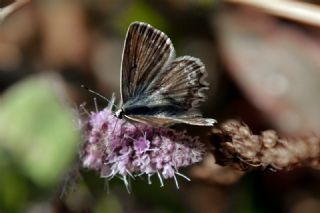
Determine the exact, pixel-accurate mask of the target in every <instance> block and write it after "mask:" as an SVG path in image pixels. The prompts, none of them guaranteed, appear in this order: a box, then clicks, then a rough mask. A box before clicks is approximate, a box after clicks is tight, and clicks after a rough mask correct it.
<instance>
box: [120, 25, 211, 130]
mask: <svg viewBox="0 0 320 213" xmlns="http://www.w3.org/2000/svg"><path fill="white" fill-rule="evenodd" d="M206 76H207V73H206V70H205V67H204V64H203V63H202V62H201V61H200V60H199V59H198V58H194V57H191V56H183V57H178V58H175V50H174V47H173V44H172V42H171V40H170V38H169V37H168V36H167V35H166V34H164V33H163V32H161V31H160V30H158V29H156V28H154V27H152V26H151V25H149V24H147V23H143V22H133V23H131V24H130V26H129V28H128V31H127V35H126V38H125V43H124V49H123V53H122V65H121V79H120V81H121V82H120V83H121V87H120V93H121V101H120V106H119V109H118V110H117V111H116V112H115V115H116V117H118V118H123V117H125V118H127V119H129V120H133V121H136V122H142V123H148V124H152V125H156V126H167V125H172V124H175V123H184V124H190V125H199V126H213V125H214V123H215V122H216V120H214V119H211V118H203V117H202V115H201V113H200V112H199V110H198V107H199V104H200V103H201V102H203V101H204V100H205V95H204V94H203V91H204V90H206V89H208V85H209V84H208V83H207V82H206V81H205V80H204V79H205V77H206Z"/></svg>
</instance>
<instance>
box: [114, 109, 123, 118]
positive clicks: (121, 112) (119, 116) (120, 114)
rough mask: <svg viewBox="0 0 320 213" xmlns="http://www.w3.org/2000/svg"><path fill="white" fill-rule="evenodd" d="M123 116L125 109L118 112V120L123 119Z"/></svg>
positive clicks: (116, 114)
mask: <svg viewBox="0 0 320 213" xmlns="http://www.w3.org/2000/svg"><path fill="white" fill-rule="evenodd" d="M123 114H124V111H123V109H119V110H117V111H116V113H115V116H116V117H117V118H119V119H122V118H123Z"/></svg>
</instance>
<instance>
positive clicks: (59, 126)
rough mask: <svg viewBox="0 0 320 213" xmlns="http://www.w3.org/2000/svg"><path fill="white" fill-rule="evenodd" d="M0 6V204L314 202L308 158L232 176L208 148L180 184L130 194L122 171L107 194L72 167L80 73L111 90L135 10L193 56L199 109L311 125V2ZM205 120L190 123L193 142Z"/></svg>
mask: <svg viewBox="0 0 320 213" xmlns="http://www.w3.org/2000/svg"><path fill="white" fill-rule="evenodd" d="M17 3H18V4H17ZM0 8H1V9H0V171H1V174H0V212H30V213H37V212H97V213H100V212H110V213H111V212H112V213H113V212H157V213H160V212H165V213H169V212H201V213H202V212H203V213H207V212H213V213H215V212H217V213H218V212H236V213H244V212H246V213H251V212H252V213H257V212H263V213H264V212H290V213H300V212H311V213H312V212H320V184H319V183H320V181H319V179H320V173H319V171H316V170H311V169H298V170H294V171H290V172H277V173H275V172H269V171H252V172H248V173H245V174H244V173H242V172H239V171H235V170H232V169H230V168H227V167H220V166H218V165H216V164H215V163H214V158H213V156H207V157H206V159H205V160H204V162H202V163H201V164H199V165H196V166H195V167H193V168H191V169H187V170H185V171H183V173H184V174H186V175H187V176H189V177H190V178H191V179H192V181H191V182H187V181H185V180H183V179H180V181H179V182H180V185H181V187H180V189H179V190H177V189H176V188H175V184H174V181H173V180H168V181H166V182H165V187H163V188H160V184H159V183H158V181H157V180H156V179H154V180H153V184H151V185H148V184H147V181H146V180H136V181H134V182H132V193H131V194H128V193H127V191H126V189H125V187H124V185H123V183H122V182H121V181H120V180H117V179H113V180H112V181H111V182H110V187H109V192H107V189H106V187H105V183H104V180H103V179H101V178H99V176H98V175H97V174H96V173H94V172H90V171H85V170H84V171H81V174H78V173H77V172H76V171H73V170H72V168H74V167H75V162H76V159H77V155H78V150H79V147H80V145H81V142H82V140H81V134H80V131H79V129H78V128H77V126H78V125H79V121H78V120H77V114H78V112H79V105H80V104H82V103H86V108H87V109H88V110H91V109H93V106H94V104H93V96H92V95H91V94H89V93H88V92H87V91H84V90H83V89H81V87H80V85H81V84H85V85H87V86H88V87H90V88H92V89H93V90H95V91H97V92H99V93H101V94H103V95H105V96H106V97H110V96H111V94H112V93H113V92H115V94H116V96H117V97H119V83H120V82H119V78H120V64H121V53H122V48H123V42H124V38H125V33H126V30H127V28H128V25H129V24H130V23H131V22H133V21H144V22H147V23H149V24H151V25H153V26H154V27H156V28H158V29H160V30H162V31H163V32H165V33H166V34H167V35H168V36H169V37H170V38H171V40H172V42H173V44H174V46H175V48H176V53H177V56H182V55H192V56H195V57H198V58H200V59H201V60H202V61H203V62H204V63H205V65H206V68H207V71H208V74H209V76H208V81H209V82H210V85H211V86H210V90H209V91H208V92H207V95H208V100H207V101H206V103H205V104H203V108H202V111H203V114H204V115H205V116H207V117H213V118H216V119H217V120H218V121H219V122H222V121H224V120H226V119H229V118H234V119H239V120H242V121H245V122H246V123H248V125H249V126H250V127H251V128H252V129H253V130H254V131H256V132H259V131H261V130H264V129H268V128H272V129H275V130H276V131H278V132H280V133H281V134H283V135H289V136H301V135H305V134H309V133H312V134H319V133H320V119H319V118H320V115H319V106H320V95H319V91H320V60H319V59H320V58H319V57H320V30H319V29H320V28H319V27H320V15H319V14H320V5H319V3H318V1H316V0H314V1H312V0H305V1H291V0H287V1H285V0H270V1H261V0H225V1H218V0H188V1H183V0H164V1H160V0H151V1H147V0H139V1H129V0H118V1H116V0H90V1H87V0H73V1H30V0H20V1H19V0H17V1H16V2H15V1H13V0H0ZM105 106H106V103H105V101H103V100H98V107H99V109H102V108H103V107H105ZM184 128H188V130H189V131H190V133H191V134H192V132H196V131H197V132H199V129H197V130H195V129H194V128H193V127H184ZM209 131H210V130H209V129H201V131H200V132H201V137H202V138H203V140H204V141H206V138H207V134H208V132H209ZM198 134H199V133H198ZM66 177H69V178H67V179H66ZM78 177H80V178H78ZM75 180H78V181H77V182H75ZM66 185H68V186H69V187H67V188H68V190H67V193H64V194H63V195H64V196H62V197H61V192H63V191H64V189H65V188H66V187H65V186H66Z"/></svg>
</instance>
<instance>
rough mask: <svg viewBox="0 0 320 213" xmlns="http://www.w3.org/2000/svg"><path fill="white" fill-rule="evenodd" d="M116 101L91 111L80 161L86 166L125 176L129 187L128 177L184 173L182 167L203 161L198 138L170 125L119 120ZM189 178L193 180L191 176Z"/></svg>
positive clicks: (174, 175)
mask: <svg viewBox="0 0 320 213" xmlns="http://www.w3.org/2000/svg"><path fill="white" fill-rule="evenodd" d="M111 108H112V104H109V106H108V107H107V108H105V109H103V110H102V111H99V112H91V113H90V116H89V118H88V119H87V120H85V121H84V125H83V128H84V138H85V143H84V144H83V146H82V150H81V154H80V160H81V163H82V166H83V167H85V168H88V169H92V170H95V171H98V172H99V173H100V175H101V177H104V178H107V179H112V178H113V177H114V176H119V175H120V176H121V177H122V180H123V181H124V183H125V185H126V186H127V187H128V181H127V178H129V177H131V178H135V177H136V176H139V175H143V174H146V175H147V176H148V178H149V183H150V177H151V176H152V175H155V174H156V175H157V176H158V177H159V180H160V183H161V186H163V181H162V178H164V179H168V178H174V180H175V181H176V184H177V187H178V183H177V179H176V175H179V176H182V177H184V178H186V179H188V178H187V177H185V176H184V175H182V174H180V173H179V172H178V170H179V168H181V167H186V166H189V165H191V164H194V163H196V162H199V161H201V160H202V158H203V155H204V153H205V146H204V145H203V144H202V143H200V142H199V140H198V138H195V137H190V136H188V135H186V134H185V132H177V131H175V130H173V129H170V128H165V127H155V126H151V125H148V124H143V123H133V122H132V121H129V120H125V119H119V118H117V117H115V116H114V114H113V112H112V109H111ZM188 180H189V179H188Z"/></svg>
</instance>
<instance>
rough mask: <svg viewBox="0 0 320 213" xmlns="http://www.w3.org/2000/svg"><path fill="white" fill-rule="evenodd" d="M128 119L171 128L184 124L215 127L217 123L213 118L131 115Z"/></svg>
mask: <svg viewBox="0 0 320 213" xmlns="http://www.w3.org/2000/svg"><path fill="white" fill-rule="evenodd" d="M126 117H127V118H128V119H130V120H133V121H137V122H140V123H146V124H151V125H154V126H170V125H172V124H176V123H184V124H190V125H196V126H213V125H214V124H215V123H216V122H217V121H216V120H215V119H212V118H202V117H165V116H163V117H162V116H145V115H144V116H143V115H140V116H139V115H131V116H127V115H126Z"/></svg>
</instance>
